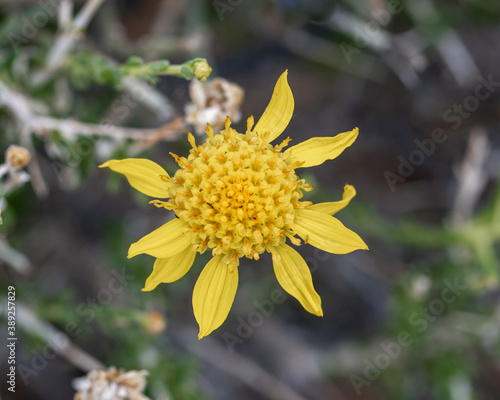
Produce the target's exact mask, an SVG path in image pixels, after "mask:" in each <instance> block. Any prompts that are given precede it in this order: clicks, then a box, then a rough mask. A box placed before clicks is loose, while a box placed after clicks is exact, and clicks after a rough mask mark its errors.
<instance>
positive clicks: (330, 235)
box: [292, 209, 368, 254]
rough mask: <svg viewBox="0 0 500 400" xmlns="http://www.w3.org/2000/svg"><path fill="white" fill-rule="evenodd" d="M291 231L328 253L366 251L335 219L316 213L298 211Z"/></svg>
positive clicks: (360, 240) (361, 243)
mask: <svg viewBox="0 0 500 400" xmlns="http://www.w3.org/2000/svg"><path fill="white" fill-rule="evenodd" d="M292 229H293V230H294V232H296V233H297V234H298V235H299V236H300V237H301V238H302V239H304V241H306V242H307V243H309V244H310V245H312V246H315V247H317V248H318V249H321V250H324V251H327V252H329V253H335V254H346V253H350V252H351V251H354V250H359V249H361V250H368V246H366V244H365V242H363V240H362V239H361V238H360V237H359V236H358V235H357V234H356V233H355V232H353V231H351V230H350V229H347V228H346V227H345V226H344V225H342V222H340V221H339V220H338V219H337V218H335V217H331V216H329V215H325V214H323V213H319V212H317V211H312V210H306V209H298V210H297V211H296V213H295V220H294V222H293V225H292Z"/></svg>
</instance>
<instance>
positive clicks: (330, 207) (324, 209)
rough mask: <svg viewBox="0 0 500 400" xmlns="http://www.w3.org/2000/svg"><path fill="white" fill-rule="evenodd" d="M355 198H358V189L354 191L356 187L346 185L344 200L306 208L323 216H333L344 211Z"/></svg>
mask: <svg viewBox="0 0 500 400" xmlns="http://www.w3.org/2000/svg"><path fill="white" fill-rule="evenodd" d="M354 196H356V189H354V186H351V185H345V186H344V194H342V200H340V201H332V202H328V203H318V204H313V205H312V206H308V207H306V210H312V211H317V212H320V213H323V214H328V215H333V214H335V213H336V212H338V211H340V210H342V209H343V208H344V207H345V206H347V205H348V204H349V202H350V201H351V200H352V198H353V197H354Z"/></svg>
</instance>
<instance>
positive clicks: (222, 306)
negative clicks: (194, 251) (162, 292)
mask: <svg viewBox="0 0 500 400" xmlns="http://www.w3.org/2000/svg"><path fill="white" fill-rule="evenodd" d="M223 258H224V256H223V255H219V256H215V257H213V258H212V259H211V260H210V261H209V262H208V263H207V265H206V266H205V268H203V271H201V274H200V276H199V278H198V280H197V281H196V285H195V286H194V291H193V310H194V316H195V318H196V321H198V325H199V326H200V333H199V334H198V339H201V338H202V337H204V336H207V335H208V334H209V333H210V332H212V331H213V330H214V329H217V328H218V327H219V326H221V325H222V323H223V322H224V321H225V319H226V317H227V314H229V310H230V309H231V306H232V305H233V300H234V296H235V294H236V289H237V288H238V268H235V269H234V270H233V272H232V273H231V272H229V266H228V265H227V264H226V262H225V261H224V260H223Z"/></svg>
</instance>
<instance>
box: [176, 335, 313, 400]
mask: <svg viewBox="0 0 500 400" xmlns="http://www.w3.org/2000/svg"><path fill="white" fill-rule="evenodd" d="M180 336H182V338H181V337H179V338H180V339H181V340H182V344H183V345H184V346H185V347H186V348H187V349H188V350H189V351H192V352H193V353H195V354H196V355H197V356H198V357H200V358H202V359H203V360H205V361H206V362H208V363H209V364H211V365H212V366H214V367H216V368H218V369H220V370H222V371H224V372H225V373H226V374H228V375H230V376H232V377H234V378H236V379H238V380H239V381H240V382H242V383H244V384H245V385H247V386H248V387H250V388H251V389H252V390H255V391H256V392H259V393H260V394H261V395H263V396H265V397H266V398H269V399H272V400H306V399H305V398H304V397H303V396H301V395H300V394H299V393H297V392H295V391H294V390H293V389H292V388H290V386H288V385H286V384H285V383H283V382H282V381H280V380H279V379H278V378H276V377H275V376H274V375H272V374H271V373H269V372H267V371H266V370H265V369H263V368H262V367H261V366H259V365H258V364H256V363H254V362H253V361H251V360H250V359H248V358H246V357H244V356H242V355H239V354H237V353H232V354H231V353H229V352H228V351H227V349H226V348H224V347H223V346H222V345H221V344H219V343H218V342H217V341H215V340H213V339H212V338H208V337H206V338H204V339H203V346H193V344H192V343H187V342H186V339H185V338H187V337H195V335H194V334H193V335H180Z"/></svg>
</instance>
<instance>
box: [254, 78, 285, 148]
mask: <svg viewBox="0 0 500 400" xmlns="http://www.w3.org/2000/svg"><path fill="white" fill-rule="evenodd" d="M287 75H288V70H287V71H285V72H283V73H282V74H281V76H280V77H279V79H278V82H276V86H275V87H274V91H273V95H272V97H271V100H270V101H269V104H268V105H267V107H266V109H265V110H264V113H263V114H262V117H260V119H259V121H258V122H257V124H256V125H255V127H254V129H253V131H254V132H257V133H261V134H263V133H265V132H269V133H270V136H269V142H271V141H273V140H274V139H276V138H277V137H278V136H279V135H281V133H282V132H283V131H284V130H285V128H286V127H287V126H288V123H289V122H290V119H291V118H292V115H293V109H294V105H295V102H294V100H293V94H292V90H291V89H290V86H289V85H288V81H287Z"/></svg>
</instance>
